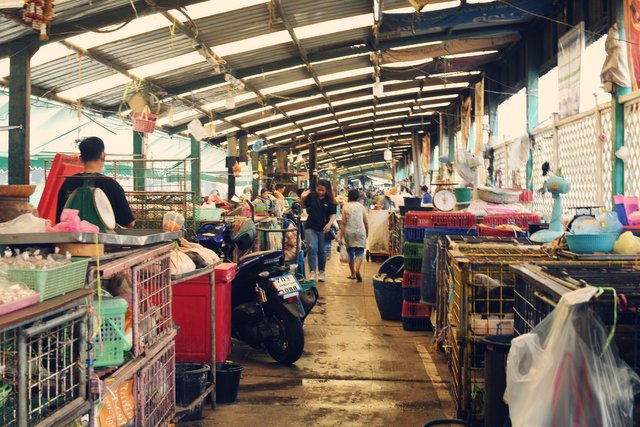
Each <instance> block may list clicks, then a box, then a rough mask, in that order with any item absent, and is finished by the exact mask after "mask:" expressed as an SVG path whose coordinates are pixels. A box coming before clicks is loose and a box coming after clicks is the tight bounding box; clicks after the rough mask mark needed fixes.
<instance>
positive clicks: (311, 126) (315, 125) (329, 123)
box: [302, 120, 338, 129]
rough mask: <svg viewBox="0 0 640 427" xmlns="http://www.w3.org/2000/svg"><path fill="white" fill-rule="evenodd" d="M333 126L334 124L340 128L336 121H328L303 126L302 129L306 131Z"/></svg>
mask: <svg viewBox="0 0 640 427" xmlns="http://www.w3.org/2000/svg"><path fill="white" fill-rule="evenodd" d="M331 124H333V125H334V126H335V127H338V123H337V122H336V121H335V120H329V121H326V122H322V123H316V124H313V125H309V126H302V127H303V128H305V129H315V128H320V127H323V126H327V125H331Z"/></svg>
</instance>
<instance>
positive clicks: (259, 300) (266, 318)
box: [231, 251, 318, 364]
mask: <svg viewBox="0 0 640 427" xmlns="http://www.w3.org/2000/svg"><path fill="white" fill-rule="evenodd" d="M231 299H232V302H231V305H232V314H231V335H232V336H233V337H234V338H238V339H240V340H241V341H244V342H245V343H247V344H249V345H250V346H252V347H254V348H259V347H261V346H263V345H264V346H265V347H266V349H267V351H268V352H269V354H270V355H271V357H273V358H274V359H275V360H276V361H277V362H280V363H283V364H292V363H294V362H296V361H297V360H298V359H299V358H300V356H302V352H303V350H304V331H303V328H302V326H303V323H304V320H305V319H306V317H307V316H308V315H309V313H310V312H311V310H312V309H313V307H314V306H315V305H316V302H317V301H318V291H317V289H316V288H315V287H311V288H308V289H304V290H303V289H302V287H301V286H300V284H299V283H298V280H297V279H296V277H295V276H294V275H293V274H292V273H291V272H290V271H289V269H288V268H287V267H286V266H285V265H283V263H282V253H281V252H279V251H264V252H256V253H252V254H249V255H247V256H245V257H243V258H242V259H241V260H240V262H239V264H238V271H237V273H236V277H235V279H234V280H233V282H232V283H231Z"/></svg>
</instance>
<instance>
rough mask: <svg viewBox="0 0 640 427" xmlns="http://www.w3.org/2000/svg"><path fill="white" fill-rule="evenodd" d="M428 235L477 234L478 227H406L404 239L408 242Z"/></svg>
mask: <svg viewBox="0 0 640 427" xmlns="http://www.w3.org/2000/svg"><path fill="white" fill-rule="evenodd" d="M428 235H438V236H477V229H476V228H475V227H473V228H416V227H405V229H404V240H405V241H408V242H420V243H422V242H423V241H424V237H425V236H428Z"/></svg>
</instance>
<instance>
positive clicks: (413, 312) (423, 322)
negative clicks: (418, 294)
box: [402, 301, 432, 331]
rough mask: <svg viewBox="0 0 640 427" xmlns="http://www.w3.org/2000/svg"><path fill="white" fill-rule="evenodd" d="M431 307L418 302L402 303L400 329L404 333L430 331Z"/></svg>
mask: <svg viewBox="0 0 640 427" xmlns="http://www.w3.org/2000/svg"><path fill="white" fill-rule="evenodd" d="M430 316H431V307H429V306H428V305H425V304H420V303H419V302H409V301H404V302H403V303H402V327H403V329H404V330H405V331H430V330H431V329H432V326H431V318H430Z"/></svg>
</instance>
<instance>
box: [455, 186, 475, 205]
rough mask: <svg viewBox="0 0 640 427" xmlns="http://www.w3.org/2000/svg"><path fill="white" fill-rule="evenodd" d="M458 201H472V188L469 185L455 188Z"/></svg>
mask: <svg viewBox="0 0 640 427" xmlns="http://www.w3.org/2000/svg"><path fill="white" fill-rule="evenodd" d="M453 193H454V194H455V195H456V202H457V203H467V202H470V201H471V189H470V188H469V187H460V188H454V189H453Z"/></svg>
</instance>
